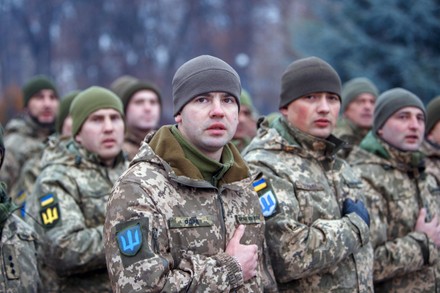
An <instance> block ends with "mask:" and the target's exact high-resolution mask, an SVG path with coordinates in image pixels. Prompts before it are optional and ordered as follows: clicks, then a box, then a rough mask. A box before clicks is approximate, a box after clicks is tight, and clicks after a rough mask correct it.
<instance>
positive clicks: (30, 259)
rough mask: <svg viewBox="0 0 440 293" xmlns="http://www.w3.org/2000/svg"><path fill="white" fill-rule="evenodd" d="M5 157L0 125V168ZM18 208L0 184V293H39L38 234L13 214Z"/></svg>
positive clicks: (0, 183)
mask: <svg viewBox="0 0 440 293" xmlns="http://www.w3.org/2000/svg"><path fill="white" fill-rule="evenodd" d="M4 155H5V147H4V145H3V127H2V126H1V125H0V168H1V166H2V165H3V158H4ZM17 208H18V207H17V206H16V205H15V204H14V203H13V202H12V200H11V198H10V197H9V196H8V195H7V194H6V191H5V189H4V185H3V183H2V182H0V292H34V293H35V292H40V291H41V289H42V287H41V280H40V274H39V271H38V261H37V247H38V243H37V239H38V238H37V234H36V233H35V231H34V229H33V228H32V227H31V226H29V225H28V224H26V223H25V222H24V221H23V220H21V219H20V218H19V217H17V216H16V215H15V214H14V211H15V210H16V209H17Z"/></svg>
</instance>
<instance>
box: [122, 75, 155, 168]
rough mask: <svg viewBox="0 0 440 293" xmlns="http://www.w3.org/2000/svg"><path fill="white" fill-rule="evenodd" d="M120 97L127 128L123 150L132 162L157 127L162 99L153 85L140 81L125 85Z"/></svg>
mask: <svg viewBox="0 0 440 293" xmlns="http://www.w3.org/2000/svg"><path fill="white" fill-rule="evenodd" d="M120 97H121V100H122V103H123V105H124V111H125V124H126V127H127V130H126V132H125V140H124V146H123V149H124V151H125V152H126V153H127V154H128V159H129V160H132V159H133V158H134V156H135V155H136V153H137V152H138V150H139V147H140V145H141V142H142V140H143V139H144V138H145V136H146V135H147V134H148V133H151V132H152V131H155V130H156V129H157V127H158V126H159V122H160V118H161V112H162V97H161V94H160V91H159V89H158V88H157V87H156V86H155V85H154V84H152V83H148V82H144V81H140V80H137V81H134V82H131V83H130V84H126V87H125V89H124V90H123V91H121V96H120Z"/></svg>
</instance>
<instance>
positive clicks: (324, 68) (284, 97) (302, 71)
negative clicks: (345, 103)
mask: <svg viewBox="0 0 440 293" xmlns="http://www.w3.org/2000/svg"><path fill="white" fill-rule="evenodd" d="M317 92H329V93H333V94H336V95H338V96H339V97H341V79H340V78H339V75H338V73H337V72H336V70H334V69H333V67H331V65H330V64H328V63H327V62H325V61H324V60H322V59H320V58H318V57H308V58H303V59H299V60H296V61H294V62H292V63H291V64H290V65H289V66H288V67H287V68H286V70H285V71H284V73H283V76H282V77H281V99H280V105H279V108H283V107H285V106H287V105H288V104H290V103H291V102H293V101H295V100H297V99H299V98H301V97H303V96H305V95H307V94H311V93H317Z"/></svg>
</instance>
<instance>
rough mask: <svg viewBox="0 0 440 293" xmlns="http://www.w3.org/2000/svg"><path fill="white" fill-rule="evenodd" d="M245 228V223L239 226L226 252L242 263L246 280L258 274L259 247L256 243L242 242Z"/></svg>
mask: <svg viewBox="0 0 440 293" xmlns="http://www.w3.org/2000/svg"><path fill="white" fill-rule="evenodd" d="M244 229H245V226H243V225H240V226H238V227H237V229H236V230H235V232H234V235H233V236H232V238H231V240H229V243H228V246H227V247H226V253H227V254H229V255H230V256H232V257H234V258H235V259H236V260H237V261H238V262H239V263H240V265H241V269H242V270H243V280H244V281H245V282H246V281H247V280H249V279H251V278H253V277H255V276H256V275H257V264H258V247H257V246H256V245H254V244H252V245H242V244H240V240H241V237H242V236H243V235H244Z"/></svg>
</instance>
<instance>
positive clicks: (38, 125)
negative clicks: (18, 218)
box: [0, 75, 59, 199]
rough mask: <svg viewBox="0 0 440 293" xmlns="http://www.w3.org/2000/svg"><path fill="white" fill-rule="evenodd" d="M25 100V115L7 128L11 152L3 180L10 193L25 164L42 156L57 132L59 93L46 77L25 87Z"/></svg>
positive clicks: (8, 155)
mask: <svg viewBox="0 0 440 293" xmlns="http://www.w3.org/2000/svg"><path fill="white" fill-rule="evenodd" d="M23 98H24V108H25V113H24V115H23V116H22V117H19V118H15V119H12V120H11V121H9V123H8V124H7V125H6V127H5V139H4V143H5V147H6V149H7V152H6V157H5V166H4V172H2V174H1V175H0V180H1V181H3V182H5V183H6V185H7V191H8V192H10V191H11V190H12V188H13V185H14V184H15V182H16V181H17V179H18V177H19V175H20V172H21V168H22V167H23V165H24V163H25V162H26V161H27V160H29V159H30V158H32V157H33V156H40V155H41V152H42V150H43V148H44V141H45V140H46V139H47V137H48V136H49V135H51V134H52V133H53V132H54V127H55V118H56V113H57V111H58V104H59V100H58V93H57V89H56V87H55V85H54V83H53V82H52V81H51V80H50V79H48V78H47V77H45V76H42V75H38V76H35V77H33V78H32V79H30V80H29V81H28V82H27V83H26V84H25V85H24V86H23ZM9 194H10V195H11V196H14V195H15V194H13V193H9ZM13 199H14V198H13Z"/></svg>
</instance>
